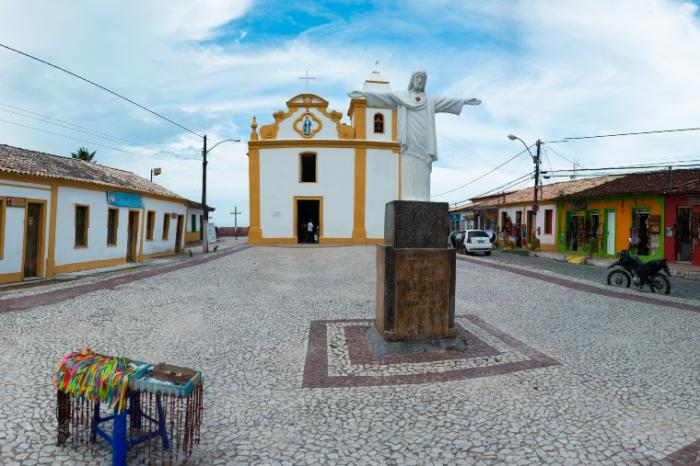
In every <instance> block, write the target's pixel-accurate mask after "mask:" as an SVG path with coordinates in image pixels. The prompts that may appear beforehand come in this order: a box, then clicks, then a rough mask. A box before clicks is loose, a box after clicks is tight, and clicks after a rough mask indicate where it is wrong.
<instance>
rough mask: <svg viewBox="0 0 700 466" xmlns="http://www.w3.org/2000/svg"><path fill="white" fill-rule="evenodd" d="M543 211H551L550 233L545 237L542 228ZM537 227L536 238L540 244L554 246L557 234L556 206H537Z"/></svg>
mask: <svg viewBox="0 0 700 466" xmlns="http://www.w3.org/2000/svg"><path fill="white" fill-rule="evenodd" d="M545 210H551V211H552V233H550V234H548V235H546V234H545V233H544V232H545V228H544V220H545V217H546V216H545V214H544V211H545ZM537 227H538V228H539V229H540V234H539V235H537V237H538V238H539V240H540V243H541V244H550V245H552V246H553V245H554V244H555V235H556V233H557V206H556V205H555V204H540V205H539V210H538V211H537Z"/></svg>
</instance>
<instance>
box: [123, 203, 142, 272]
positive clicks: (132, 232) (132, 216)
mask: <svg viewBox="0 0 700 466" xmlns="http://www.w3.org/2000/svg"><path fill="white" fill-rule="evenodd" d="M138 239H139V213H138V212H135V211H129V225H128V228H127V238H126V260H127V261H128V262H136V245H137V244H138Z"/></svg>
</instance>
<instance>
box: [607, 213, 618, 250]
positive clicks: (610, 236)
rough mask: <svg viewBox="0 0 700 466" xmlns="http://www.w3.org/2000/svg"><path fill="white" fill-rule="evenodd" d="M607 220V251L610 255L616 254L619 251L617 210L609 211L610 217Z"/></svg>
mask: <svg viewBox="0 0 700 466" xmlns="http://www.w3.org/2000/svg"><path fill="white" fill-rule="evenodd" d="M605 222H606V224H607V228H606V232H607V237H606V242H605V244H606V248H605V252H606V253H607V254H608V255H610V256H614V255H615V254H616V253H617V251H615V211H613V210H609V211H608V218H606V219H605Z"/></svg>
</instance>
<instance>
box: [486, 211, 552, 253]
mask: <svg viewBox="0 0 700 466" xmlns="http://www.w3.org/2000/svg"><path fill="white" fill-rule="evenodd" d="M546 209H551V210H552V211H553V212H552V216H553V226H552V233H551V234H549V235H545V234H544V219H545V214H544V211H545V210H546ZM528 210H533V206H532V205H528V206H508V207H501V208H499V209H498V226H499V227H503V225H501V218H502V217H503V214H502V212H506V213H507V215H508V216H509V217H510V219H511V220H512V221H513V224H515V213H516V212H522V223H527V211H528ZM556 217H557V208H556V205H554V204H539V210H538V212H537V216H536V219H535V223H536V224H537V225H536V226H538V227H539V228H540V234H539V235H537V238H538V239H539V240H540V243H541V244H551V245H554V244H555V234H556V231H557V225H556ZM527 233H528V234H530V231H528V232H527Z"/></svg>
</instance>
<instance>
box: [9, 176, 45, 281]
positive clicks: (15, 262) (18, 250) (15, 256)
mask: <svg viewBox="0 0 700 466" xmlns="http://www.w3.org/2000/svg"><path fill="white" fill-rule="evenodd" d="M0 197H21V198H26V199H39V200H46V216H45V222H44V227H45V228H44V258H46V256H47V254H48V244H49V241H48V238H49V223H50V222H49V219H50V218H51V187H50V186H49V185H42V184H36V183H24V182H19V181H14V180H10V179H3V178H0ZM25 210H26V209H25V208H24V207H7V208H6V209H5V219H4V222H5V225H4V227H5V229H4V232H5V233H4V237H5V241H4V244H3V251H2V254H0V255H1V256H2V258H1V259H0V274H5V273H18V272H21V271H22V266H23V260H24V258H23V257H22V244H23V238H24V230H25V225H24V217H25ZM0 220H1V219H0Z"/></svg>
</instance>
